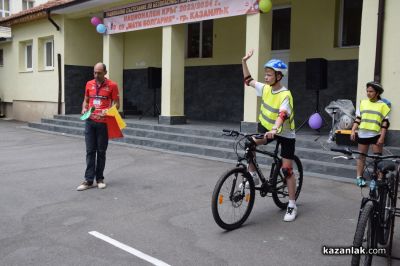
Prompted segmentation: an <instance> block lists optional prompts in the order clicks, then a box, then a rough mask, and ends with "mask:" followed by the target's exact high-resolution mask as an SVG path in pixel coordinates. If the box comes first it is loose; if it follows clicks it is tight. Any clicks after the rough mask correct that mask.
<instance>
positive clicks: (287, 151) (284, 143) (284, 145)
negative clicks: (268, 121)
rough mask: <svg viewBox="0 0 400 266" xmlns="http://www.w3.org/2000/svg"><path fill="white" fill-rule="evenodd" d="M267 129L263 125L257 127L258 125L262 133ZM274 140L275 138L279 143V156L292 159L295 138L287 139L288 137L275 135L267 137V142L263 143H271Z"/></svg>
mask: <svg viewBox="0 0 400 266" xmlns="http://www.w3.org/2000/svg"><path fill="white" fill-rule="evenodd" d="M267 131H268V130H267V129H266V128H265V127H263V126H261V125H259V127H258V132H259V133H262V134H264V133H266V132H267ZM274 140H276V141H277V142H278V143H279V145H280V146H281V157H282V158H285V159H288V160H294V152H295V147H296V139H289V138H284V137H281V136H277V135H275V138H274V139H268V141H267V143H265V145H267V144H268V143H271V142H272V141H274Z"/></svg>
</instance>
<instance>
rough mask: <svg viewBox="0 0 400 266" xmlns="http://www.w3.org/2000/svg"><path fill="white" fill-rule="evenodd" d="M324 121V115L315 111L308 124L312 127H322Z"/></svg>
mask: <svg viewBox="0 0 400 266" xmlns="http://www.w3.org/2000/svg"><path fill="white" fill-rule="evenodd" d="M322 123H323V120H322V117H321V115H320V114H319V113H314V114H313V115H311V116H310V118H309V119H308V125H309V126H310V127H311V128H312V129H320V128H321V127H322Z"/></svg>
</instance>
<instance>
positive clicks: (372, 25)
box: [357, 0, 400, 130]
mask: <svg viewBox="0 0 400 266" xmlns="http://www.w3.org/2000/svg"><path fill="white" fill-rule="evenodd" d="M398 10H400V1H397V0H387V1H386V3H385V11H384V14H385V20H384V31H383V53H382V77H381V83H382V85H383V88H384V89H385V92H384V94H383V97H384V98H387V99H389V100H390V101H391V102H392V111H391V114H390V122H391V126H390V129H391V130H400V121H399V120H400V115H399V106H400V95H399V93H398V86H399V80H400V53H399V52H398V51H399V43H400V31H399V30H398V25H399V24H400V18H399V16H398ZM377 13H378V1H375V0H364V8H363V14H362V16H363V20H362V28H361V45H360V60H359V71H358V90H357V102H358V103H357V104H359V102H360V100H361V99H364V98H366V93H365V84H366V83H367V82H368V81H371V80H373V79H374V68H375V53H376V36H377V23H378V16H377Z"/></svg>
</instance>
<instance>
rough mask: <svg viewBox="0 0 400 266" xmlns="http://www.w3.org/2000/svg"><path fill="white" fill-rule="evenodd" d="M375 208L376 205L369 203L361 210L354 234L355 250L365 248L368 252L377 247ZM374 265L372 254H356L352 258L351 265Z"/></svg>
mask: <svg viewBox="0 0 400 266" xmlns="http://www.w3.org/2000/svg"><path fill="white" fill-rule="evenodd" d="M373 208H374V205H373V203H372V202H371V201H368V202H367V203H366V204H365V205H364V207H363V209H362V210H361V213H360V216H359V218H358V223H357V228H356V233H355V234H354V241H353V246H354V247H355V248H361V247H362V248H363V249H364V250H365V251H366V252H368V250H369V249H370V248H374V247H375V246H376V245H375V236H374V235H375V230H374V228H373V220H372V219H373V213H372V212H373ZM371 263H372V254H368V253H366V254H363V255H360V254H354V255H353V256H352V258H351V265H352V266H358V265H364V266H369V265H371Z"/></svg>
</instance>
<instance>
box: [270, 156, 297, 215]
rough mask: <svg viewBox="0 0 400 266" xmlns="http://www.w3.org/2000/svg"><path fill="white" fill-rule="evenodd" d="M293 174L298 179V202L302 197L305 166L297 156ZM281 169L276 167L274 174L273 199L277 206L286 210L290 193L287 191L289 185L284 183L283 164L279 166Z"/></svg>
mask: <svg viewBox="0 0 400 266" xmlns="http://www.w3.org/2000/svg"><path fill="white" fill-rule="evenodd" d="M293 163H294V164H293V173H294V174H295V177H296V200H297V199H298V197H299V195H300V191H301V188H302V186H303V165H302V163H301V161H300V159H299V157H297V156H296V155H295V156H294V160H293ZM278 166H279V167H275V169H274V172H273V173H272V177H271V186H272V189H273V191H272V199H273V200H274V203H275V204H276V206H278V207H279V208H281V209H282V210H285V209H286V208H287V206H288V203H289V193H288V191H287V185H286V182H285V181H284V177H283V174H282V171H281V167H282V164H281V163H280V164H279V165H278Z"/></svg>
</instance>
